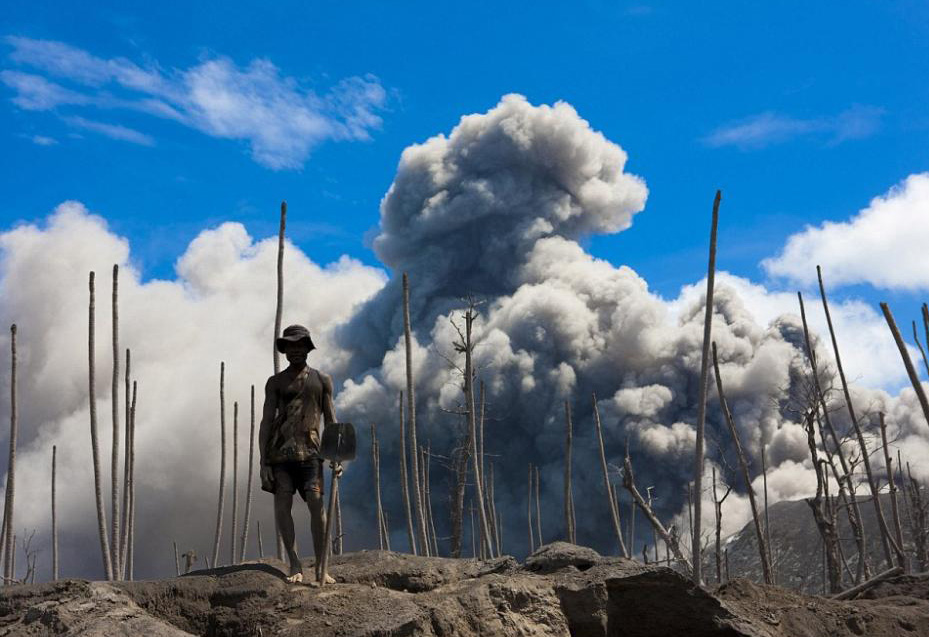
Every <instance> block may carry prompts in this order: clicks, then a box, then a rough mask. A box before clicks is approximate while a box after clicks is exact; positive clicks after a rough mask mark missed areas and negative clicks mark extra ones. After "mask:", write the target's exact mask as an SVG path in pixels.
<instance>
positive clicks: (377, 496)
mask: <svg viewBox="0 0 929 637" xmlns="http://www.w3.org/2000/svg"><path fill="white" fill-rule="evenodd" d="M371 474H372V477H373V478H374V517H375V520H376V522H377V545H378V548H379V549H380V550H382V551H383V550H384V515H383V511H382V510H381V476H380V473H379V470H378V466H377V430H376V429H375V427H374V423H373V422H372V423H371Z"/></svg>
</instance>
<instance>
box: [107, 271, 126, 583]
mask: <svg viewBox="0 0 929 637" xmlns="http://www.w3.org/2000/svg"><path fill="white" fill-rule="evenodd" d="M118 301H119V266H118V265H116V264H114V265H113V307H112V314H113V382H112V388H111V394H110V403H111V406H112V410H111V411H112V414H113V453H112V457H111V459H110V480H111V488H112V491H111V492H112V496H113V497H112V502H111V512H112V518H111V522H112V525H113V527H112V534H113V536H112V539H111V540H110V542H111V544H110V546H111V547H112V548H111V550H112V551H113V570H114V571H115V573H116V577H117V578H119V579H122V578H123V577H124V576H125V565H124V564H123V563H122V555H121V554H120V537H121V536H120V534H119V303H118Z"/></svg>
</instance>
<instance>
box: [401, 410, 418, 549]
mask: <svg viewBox="0 0 929 637" xmlns="http://www.w3.org/2000/svg"><path fill="white" fill-rule="evenodd" d="M399 402H400V488H401V489H402V491H403V510H404V511H405V512H406V535H407V537H408V538H409V540H410V553H412V554H413V555H416V536H415V535H414V534H413V512H412V511H411V510H410V485H409V483H408V480H407V468H406V424H405V420H406V419H405V417H404V415H403V392H402V391H401V392H400V401H399Z"/></svg>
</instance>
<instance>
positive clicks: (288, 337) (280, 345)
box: [274, 325, 316, 353]
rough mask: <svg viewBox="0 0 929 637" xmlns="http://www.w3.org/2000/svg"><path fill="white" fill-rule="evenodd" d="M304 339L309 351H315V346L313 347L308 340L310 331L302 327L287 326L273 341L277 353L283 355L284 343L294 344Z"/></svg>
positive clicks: (311, 341) (311, 342)
mask: <svg viewBox="0 0 929 637" xmlns="http://www.w3.org/2000/svg"><path fill="white" fill-rule="evenodd" d="M304 339H306V342H307V344H308V345H309V346H310V349H311V350H314V349H316V346H315V345H313V339H312V338H310V330H308V329H306V328H305V327H303V326H302V325H288V326H287V327H285V328H284V333H283V334H281V336H280V337H278V339H277V340H275V341H274V344H275V346H276V347H277V351H279V352H281V353H283V352H284V343H286V342H291V343H296V342H298V341H302V340H304Z"/></svg>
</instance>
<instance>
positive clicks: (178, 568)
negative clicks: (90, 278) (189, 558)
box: [172, 542, 187, 577]
mask: <svg viewBox="0 0 929 637" xmlns="http://www.w3.org/2000/svg"><path fill="white" fill-rule="evenodd" d="M172 544H173V545H174V574H175V575H177V576H178V577H180V576H181V562H180V560H179V559H178V557H177V542H172ZM184 555H185V556H186V555H187V554H186V553H185V554H184ZM185 572H186V571H185Z"/></svg>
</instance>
